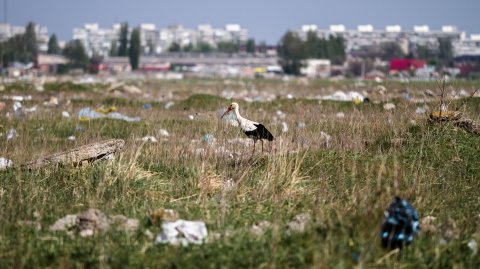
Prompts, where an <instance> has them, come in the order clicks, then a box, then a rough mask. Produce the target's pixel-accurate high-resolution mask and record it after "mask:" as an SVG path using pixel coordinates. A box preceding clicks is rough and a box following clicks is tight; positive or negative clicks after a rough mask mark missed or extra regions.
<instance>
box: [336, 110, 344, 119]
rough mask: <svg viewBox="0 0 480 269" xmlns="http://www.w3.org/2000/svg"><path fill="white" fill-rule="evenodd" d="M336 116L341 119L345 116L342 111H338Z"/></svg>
mask: <svg viewBox="0 0 480 269" xmlns="http://www.w3.org/2000/svg"><path fill="white" fill-rule="evenodd" d="M336 117H337V118H340V119H343V118H345V113H343V112H338V113H337V115H336Z"/></svg>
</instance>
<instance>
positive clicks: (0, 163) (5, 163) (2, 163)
mask: <svg viewBox="0 0 480 269" xmlns="http://www.w3.org/2000/svg"><path fill="white" fill-rule="evenodd" d="M12 166H13V162H12V161H11V160H9V159H6V158H4V157H0V170H5V169H7V168H9V167H12Z"/></svg>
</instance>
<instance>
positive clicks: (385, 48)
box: [380, 42, 405, 61]
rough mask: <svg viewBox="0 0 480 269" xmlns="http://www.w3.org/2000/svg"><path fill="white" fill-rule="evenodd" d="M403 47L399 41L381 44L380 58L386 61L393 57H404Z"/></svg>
mask: <svg viewBox="0 0 480 269" xmlns="http://www.w3.org/2000/svg"><path fill="white" fill-rule="evenodd" d="M404 57H405V53H403V50H402V48H400V46H399V45H398V44H397V43H394V42H386V43H382V44H381V45H380V58H381V59H382V60H384V61H388V60H391V59H393V58H404Z"/></svg>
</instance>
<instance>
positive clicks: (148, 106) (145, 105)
mask: <svg viewBox="0 0 480 269" xmlns="http://www.w3.org/2000/svg"><path fill="white" fill-rule="evenodd" d="M143 109H152V104H143Z"/></svg>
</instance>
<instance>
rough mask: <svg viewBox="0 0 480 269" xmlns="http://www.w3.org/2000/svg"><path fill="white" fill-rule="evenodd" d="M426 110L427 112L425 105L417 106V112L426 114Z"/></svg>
mask: <svg viewBox="0 0 480 269" xmlns="http://www.w3.org/2000/svg"><path fill="white" fill-rule="evenodd" d="M425 112H427V110H426V109H425V108H424V107H417V109H415V114H425Z"/></svg>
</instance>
